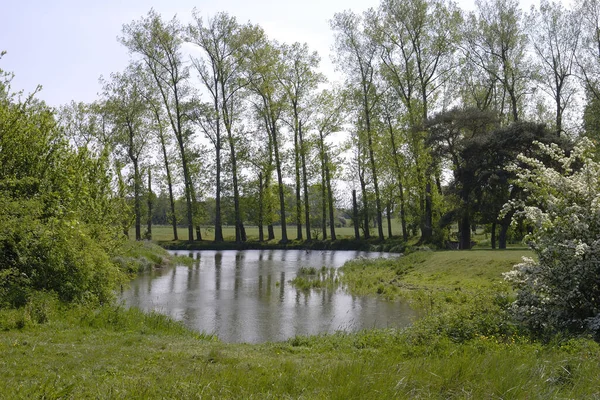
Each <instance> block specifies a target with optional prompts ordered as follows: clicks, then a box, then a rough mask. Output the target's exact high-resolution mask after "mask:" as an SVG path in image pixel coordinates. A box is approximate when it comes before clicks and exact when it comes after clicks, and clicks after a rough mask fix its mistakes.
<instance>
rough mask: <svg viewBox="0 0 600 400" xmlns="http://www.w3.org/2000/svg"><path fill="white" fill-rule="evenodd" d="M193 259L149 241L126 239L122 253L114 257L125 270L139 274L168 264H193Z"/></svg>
mask: <svg viewBox="0 0 600 400" xmlns="http://www.w3.org/2000/svg"><path fill="white" fill-rule="evenodd" d="M193 261H194V260H193V259H191V258H190V257H185V256H174V255H172V254H170V253H169V252H168V251H167V250H165V249H164V248H162V247H160V246H159V245H157V244H155V243H153V242H151V241H148V240H144V241H133V240H131V241H126V242H124V243H123V245H122V250H121V252H120V255H119V256H117V257H115V258H114V262H115V263H117V264H118V265H119V266H120V268H121V269H122V270H123V271H126V272H127V273H129V274H137V273H140V272H144V271H149V270H151V269H153V268H159V267H164V266H167V265H174V264H183V265H188V266H189V265H192V263H193Z"/></svg>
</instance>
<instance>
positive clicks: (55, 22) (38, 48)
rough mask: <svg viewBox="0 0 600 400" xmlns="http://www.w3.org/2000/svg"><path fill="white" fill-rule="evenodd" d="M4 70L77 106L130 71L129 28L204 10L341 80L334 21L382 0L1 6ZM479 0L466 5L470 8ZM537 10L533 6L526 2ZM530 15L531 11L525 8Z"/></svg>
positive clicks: (12, 2)
mask: <svg viewBox="0 0 600 400" xmlns="http://www.w3.org/2000/svg"><path fill="white" fill-rule="evenodd" d="M1 1H2V2H3V3H4V4H2V6H1V7H0V10H2V14H1V22H0V51H2V50H6V51H7V54H6V55H5V56H4V57H3V58H2V59H1V60H0V69H3V70H5V71H11V72H14V73H15V75H16V77H15V79H14V81H13V89H14V90H21V89H24V90H25V92H30V91H32V90H33V89H34V88H35V86H36V85H37V84H40V85H42V86H43V90H42V92H41V93H40V94H39V96H38V97H39V98H41V99H43V100H45V101H46V102H47V103H48V104H49V105H51V106H59V105H62V104H66V103H68V102H70V101H71V100H75V101H84V102H91V101H94V100H95V99H96V98H97V97H98V96H97V93H98V91H99V90H100V85H99V84H98V78H99V77H100V76H101V75H104V76H108V75H109V74H110V73H111V72H118V71H122V70H123V69H124V68H125V66H126V65H127V62H128V60H129V55H128V53H127V50H126V49H125V47H124V46H122V45H121V44H120V43H118V41H117V37H118V36H120V35H121V28H122V26H123V24H125V23H129V22H131V21H132V20H138V19H140V18H141V17H142V16H145V15H146V14H147V12H148V11H149V10H150V9H151V8H154V9H155V10H156V11H157V12H159V13H160V14H161V15H162V16H163V19H165V20H168V19H171V18H172V17H173V16H174V15H177V16H178V18H179V20H180V21H181V22H182V23H188V22H190V20H191V14H192V9H193V8H194V7H196V8H197V9H198V10H199V11H200V13H201V14H202V15H203V16H205V17H208V16H213V15H214V14H215V13H217V12H219V11H226V12H227V13H229V14H230V15H233V16H235V17H236V18H237V19H238V21H239V22H247V21H250V22H252V23H254V24H259V25H261V26H262V27H263V29H265V31H266V32H267V34H268V35H269V37H270V38H272V39H276V40H278V41H280V42H287V43H292V42H295V41H298V42H307V43H308V45H309V47H310V48H311V50H316V51H318V52H319V55H320V56H321V66H322V67H321V68H322V71H323V72H324V73H326V74H327V75H328V77H329V79H330V80H338V77H336V76H335V72H334V69H333V66H332V63H331V60H330V49H331V46H332V45H333V32H332V31H331V29H330V28H329V22H328V21H329V20H330V19H331V18H332V17H333V14H334V13H336V12H339V11H343V10H346V9H351V10H353V11H355V12H362V11H364V10H366V9H367V8H369V7H377V6H378V4H379V2H380V1H379V0H345V1H342V0H302V1H275V0H272V1H269V0H246V1H244V0H218V1H214V0H211V1H207V0H196V1H191V0H171V1H168V0H104V1H96V2H93V3H92V2H89V1H86V0H1ZM473 3H474V1H473V0H460V1H459V2H458V4H459V6H460V7H461V8H462V9H463V10H471V9H473V7H474V6H473ZM525 3H527V4H530V3H531V1H530V0H528V1H525ZM522 8H523V9H524V10H525V9H526V7H522Z"/></svg>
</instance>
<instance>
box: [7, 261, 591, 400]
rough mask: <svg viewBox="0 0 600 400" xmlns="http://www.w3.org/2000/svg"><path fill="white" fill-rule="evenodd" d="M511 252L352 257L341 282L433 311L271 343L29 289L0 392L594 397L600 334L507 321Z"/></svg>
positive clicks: (12, 322) (13, 323) (15, 315)
mask: <svg viewBox="0 0 600 400" xmlns="http://www.w3.org/2000/svg"><path fill="white" fill-rule="evenodd" d="M522 253H524V254H527V253H526V252H519V251H505V252H500V251H496V252H492V251H466V252H439V253H438V252H417V253H413V254H411V255H409V256H407V257H404V258H401V259H400V260H398V259H396V260H384V261H376V262H370V261H364V260H361V261H359V262H356V263H352V264H349V265H347V266H346V267H345V268H344V272H343V278H344V279H347V278H348V277H352V276H353V274H355V273H356V274H359V275H356V276H355V277H360V280H367V279H370V278H369V276H371V275H372V276H373V279H372V280H373V281H376V282H377V285H370V286H369V285H365V286H363V287H361V289H360V290H362V293H368V294H372V295H376V294H377V288H378V287H379V285H380V284H381V285H383V287H384V288H385V289H386V290H387V289H388V288H391V287H397V288H398V289H397V290H399V292H398V293H397V294H396V295H395V296H403V295H406V293H413V294H415V293H424V292H430V293H434V295H433V297H434V300H435V307H431V308H430V309H429V310H428V312H427V313H426V316H425V317H423V318H422V319H421V320H419V321H417V322H416V323H415V324H414V325H413V326H412V327H411V328H408V329H406V330H402V331H398V330H366V331H362V332H357V333H343V332H339V333H336V334H333V335H321V336H311V337H304V336H299V337H294V338H292V339H290V340H288V341H286V342H282V343H265V344H258V345H247V344H226V343H221V342H219V341H216V340H215V338H213V337H211V336H204V335H200V334H198V333H194V332H191V331H189V330H187V329H186V328H184V327H183V326H182V325H181V324H179V323H177V322H173V321H172V320H169V319H168V318H166V317H163V316H160V315H157V314H143V313H141V312H139V311H137V310H124V309H123V308H120V307H115V306H104V307H101V308H100V309H88V308H86V307H85V306H77V307H64V306H61V305H60V304H58V303H57V302H56V300H55V299H54V298H53V297H52V296H49V295H40V296H39V297H38V298H36V299H34V301H33V302H32V303H31V304H30V305H28V306H27V307H25V308H22V309H18V310H0V332H1V333H0V353H1V354H2V357H1V358H0V398H7V399H8V398H10V399H13V398H16V399H19V398H23V399H26V398H27V399H28V398H99V399H103V398H248V399H252V398H260V399H269V398H273V399H275V398H277V399H286V398H289V399H292V398H293V399H330V398H333V399H381V398H399V399H465V398H467V399H469V398H471V399H500V398H502V399H549V398H586V399H593V398H600V387H599V386H598V372H597V371H598V365H599V360H600V346H599V345H598V343H596V342H594V341H592V340H589V339H585V338H571V339H569V338H561V337H557V338H555V340H554V341H552V342H550V343H545V344H544V343H540V342H536V341H534V340H531V339H529V338H528V337H527V336H526V335H523V334H522V332H520V331H519V330H518V329H517V328H516V327H515V326H514V325H510V323H508V324H507V320H506V314H504V313H502V306H503V305H504V304H506V301H507V299H506V297H505V296H503V292H502V291H498V290H497V288H498V285H499V284H500V283H499V282H500V279H501V278H500V273H501V272H503V271H505V270H507V269H509V268H510V265H512V263H513V262H515V261H518V260H519V258H520V256H521V255H522ZM303 272H304V273H299V276H302V277H305V278H310V277H316V276H320V275H322V271H320V270H315V271H314V272H315V273H316V274H313V273H312V272H313V271H312V269H310V267H309V268H307V269H306V270H305V271H303ZM325 272H326V273H327V271H325ZM356 280H358V279H356ZM345 282H346V284H348V285H349V282H348V281H345ZM349 290H351V291H354V290H358V289H352V288H350V287H349Z"/></svg>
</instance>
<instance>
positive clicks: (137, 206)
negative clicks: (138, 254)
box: [133, 159, 142, 240]
mask: <svg viewBox="0 0 600 400" xmlns="http://www.w3.org/2000/svg"><path fill="white" fill-rule="evenodd" d="M140 192H141V190H140V170H139V166H138V163H137V159H136V160H135V161H134V162H133V202H134V203H133V209H134V213H135V240H142V204H141V202H142V201H141V198H140Z"/></svg>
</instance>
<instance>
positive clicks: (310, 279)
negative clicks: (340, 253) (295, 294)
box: [289, 267, 340, 291]
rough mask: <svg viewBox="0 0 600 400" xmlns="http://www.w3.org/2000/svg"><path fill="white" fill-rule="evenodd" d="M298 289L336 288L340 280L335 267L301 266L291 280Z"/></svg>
mask: <svg viewBox="0 0 600 400" xmlns="http://www.w3.org/2000/svg"><path fill="white" fill-rule="evenodd" d="M289 282H290V283H291V284H292V285H293V286H294V287H295V288H296V289H298V290H303V291H307V290H311V289H336V288H337V287H338V286H339V283H340V280H339V277H338V274H337V270H336V269H335V268H327V267H321V269H320V270H317V269H316V268H315V267H300V269H299V270H298V274H297V275H296V277H295V278H294V279H292V280H290V281H289Z"/></svg>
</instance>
